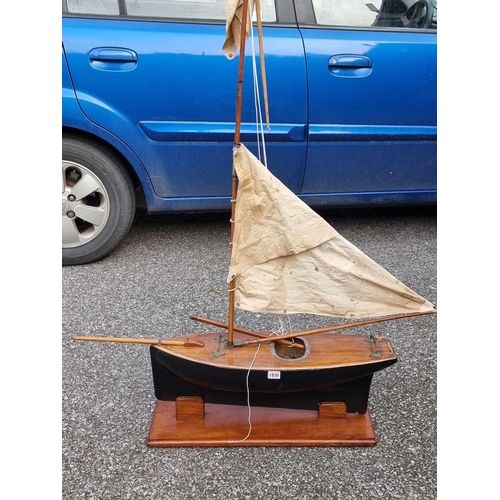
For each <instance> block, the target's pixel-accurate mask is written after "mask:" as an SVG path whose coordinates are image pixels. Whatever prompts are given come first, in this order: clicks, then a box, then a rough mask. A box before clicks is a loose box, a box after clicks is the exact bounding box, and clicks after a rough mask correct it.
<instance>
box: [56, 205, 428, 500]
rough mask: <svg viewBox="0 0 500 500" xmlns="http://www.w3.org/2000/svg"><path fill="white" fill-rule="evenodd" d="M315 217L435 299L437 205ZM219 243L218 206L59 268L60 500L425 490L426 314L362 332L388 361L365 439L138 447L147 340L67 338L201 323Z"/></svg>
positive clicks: (216, 300) (380, 494)
mask: <svg viewBox="0 0 500 500" xmlns="http://www.w3.org/2000/svg"><path fill="white" fill-rule="evenodd" d="M321 214H322V215H323V216H324V217H325V218H326V220H328V222H330V223H331V224H332V225H333V226H334V227H335V228H336V229H337V230H338V231H339V232H340V233H341V234H342V235H343V236H344V237H346V238H347V239H348V240H349V241H351V242H352V243H354V244H355V245H357V246H358V247H359V248H361V249H362V250H363V251H364V252H365V253H367V254H368V255H369V256H370V257H372V258H373V259H374V260H375V261H377V262H378V263H379V264H381V265H382V266H383V267H385V268H386V269H387V270H389V271H390V272H391V273H393V274H394V275H395V276H396V277H398V278H399V279H400V280H401V281H403V283H405V284H407V285H408V286H409V287H410V288H412V289H414V290H415V291H417V292H418V293H420V294H421V295H423V296H424V297H426V298H427V299H428V300H430V301H431V302H432V303H434V304H437V290H436V287H437V270H436V260H437V258H436V254H437V219H436V209H435V207H424V208H390V209H389V208H387V209H364V210H358V209H352V210H336V211H328V212H321ZM228 241H229V227H228V214H204V215H198V214H193V215H175V216H174V215H169V216H155V217H153V216H150V217H148V216H146V215H145V214H139V215H138V216H137V218H136V221H135V222H134V225H133V227H132V229H131V232H130V234H129V235H128V237H127V238H126V240H125V241H124V242H123V243H122V244H121V245H120V247H119V248H118V249H116V250H115V251H114V252H113V253H112V255H110V256H109V257H107V258H105V259H103V260H101V261H100V262H96V263H93V264H90V265H86V266H75V267H66V268H63V269H62V497H63V499H65V500H77V499H86V500H98V499H142V498H151V499H172V500H174V499H191V498H192V499H200V498H203V499H205V498H206V499H209V498H214V499H227V498H232V499H242V500H244V499H255V498H258V499H266V500H267V499H288V498H290V499H297V500H298V499H300V500H306V499H307V500H312V499H339V500H340V499H342V500H360V499H405V500H408V499H421V500H424V499H434V498H436V496H437V418H436V417H437V366H436V365H437V333H436V323H437V316H436V315H431V316H423V317H420V318H411V319H407V320H402V321H399V322H397V321H395V322H388V323H381V324H379V325H376V326H372V327H369V328H372V329H373V330H371V331H375V329H376V333H377V334H378V335H385V336H388V337H389V338H390V339H391V342H392V344H393V347H394V349H395V351H396V353H397V355H398V363H396V364H395V365H394V366H392V367H390V368H388V369H387V370H385V371H383V372H379V373H378V374H376V375H375V376H374V379H373V383H372V389H371V393H370V400H369V407H370V412H371V415H372V419H373V423H374V428H375V433H376V436H377V439H378V443H377V445H376V446H374V447H370V448H335V447H295V448H294V447H236V448H229V447H228V448H201V447H200V448H148V447H147V446H146V438H147V434H148V431H149V425H150V422H151V417H152V412H153V409H154V406H155V397H154V392H153V383H152V376H151V366H150V361H149V348H148V347H147V346H141V345H128V344H107V343H106V344H102V343H91V342H76V341H74V340H73V339H72V337H73V336H74V335H88V336H91V335H94V336H116V337H145V338H160V337H161V338H165V337H170V336H175V335H180V334H185V333H189V332H194V331H203V330H204V329H209V328H210V327H207V326H204V325H202V324H200V323H194V322H193V321H192V320H190V319H189V316H190V315H200V316H206V317H211V318H214V319H218V320H225V318H226V315H227V285H226V283H225V278H226V274H227V267H228V257H229V248H228ZM310 319H311V318H310V317H309V318H308V317H307V316H305V315H304V316H302V315H299V316H297V317H296V318H295V317H294V318H293V326H294V329H296V328H303V329H307V328H311V322H310ZM270 321H271V320H270V319H269V318H268V317H267V316H266V315H252V316H251V315H249V314H248V313H242V312H238V313H237V321H236V322H237V324H241V325H244V326H245V327H247V328H257V329H259V328H260V329H264V328H273V327H274V326H275V325H272V324H270V323H269V322H270ZM316 324H317V325H318V326H321V325H328V324H332V321H331V320H329V319H328V318H320V319H319V321H317V322H315V325H316ZM367 328H368V327H367ZM360 333H361V332H360Z"/></svg>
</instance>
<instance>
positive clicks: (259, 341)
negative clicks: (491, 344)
mask: <svg viewBox="0 0 500 500" xmlns="http://www.w3.org/2000/svg"><path fill="white" fill-rule="evenodd" d="M425 314H436V311H435V310H434V311H425V312H416V313H407V314H398V315H395V316H386V317H384V318H375V319H367V320H364V321H356V322H355V323H347V324H346V325H337V326H326V327H324V328H316V329H314V330H306V331H304V332H295V333H289V334H287V335H280V336H277V337H266V338H262V339H255V340H244V341H242V342H238V343H237V344H234V347H241V346H245V345H251V344H262V343H264V342H276V341H277V340H286V339H293V338H296V337H305V336H307V335H314V334H318V333H326V332H333V331H335V330H344V329H346V328H354V327H356V326H364V325H371V324H373V323H381V322H382V321H391V320H393V319H403V318H411V317H413V316H423V315H425Z"/></svg>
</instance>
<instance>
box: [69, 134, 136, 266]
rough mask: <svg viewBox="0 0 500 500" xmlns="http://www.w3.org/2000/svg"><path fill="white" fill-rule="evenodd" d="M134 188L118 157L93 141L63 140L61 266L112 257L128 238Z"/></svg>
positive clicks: (70, 137)
mask: <svg viewBox="0 0 500 500" xmlns="http://www.w3.org/2000/svg"><path fill="white" fill-rule="evenodd" d="M134 214H135V194H134V185H133V183H132V180H131V178H130V176H129V175H128V173H127V171H126V170H125V168H124V167H123V165H122V164H121V163H120V161H119V160H118V158H117V157H115V156H114V155H113V154H111V153H110V152H109V151H107V149H106V148H103V146H102V145H101V144H100V143H99V142H97V141H93V140H90V139H80V138H77V137H74V136H72V135H63V139H62V264H63V266H67V265H76V264H88V263H90V262H94V261H96V260H99V259H102V258H103V257H105V256H106V255H108V254H109V253H110V252H111V251H112V250H113V249H114V248H115V247H116V246H117V245H118V244H119V243H120V241H121V240H122V239H123V238H124V237H125V235H126V234H127V233H128V231H129V229H130V226H131V224H132V221H133V219H134Z"/></svg>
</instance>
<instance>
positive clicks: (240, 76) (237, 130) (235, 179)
mask: <svg viewBox="0 0 500 500" xmlns="http://www.w3.org/2000/svg"><path fill="white" fill-rule="evenodd" d="M247 13H248V0H243V8H242V16H241V17H242V19H241V36H240V56H239V61H238V87H237V94H236V121H235V130H234V145H235V146H239V145H240V131H241V114H242V103H243V73H244V68H245V42H246V36H245V34H246V28H247V17H248V14H247ZM237 195H238V176H237V175H236V171H235V168H234V161H233V174H232V188H231V236H230V242H229V248H230V249H231V252H232V248H233V234H234V216H235V204H236V197H237ZM235 287H236V279H235V278H233V279H232V280H231V282H230V283H229V314H228V329H227V346H228V347H232V346H233V338H234V309H235V305H234V297H235V294H234V292H235Z"/></svg>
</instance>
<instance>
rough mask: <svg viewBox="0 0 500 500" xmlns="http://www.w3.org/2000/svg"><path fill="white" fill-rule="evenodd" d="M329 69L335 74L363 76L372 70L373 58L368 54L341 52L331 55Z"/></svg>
mask: <svg viewBox="0 0 500 500" xmlns="http://www.w3.org/2000/svg"><path fill="white" fill-rule="evenodd" d="M328 70H329V71H330V73H332V74H333V75H335V76H341V77H351V78H352V77H355V78H359V77H363V76H368V75H369V74H370V73H371V72H372V60H371V59H370V58H369V57H367V56H359V55H355V54H339V55H335V56H332V57H330V59H329V60H328Z"/></svg>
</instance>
